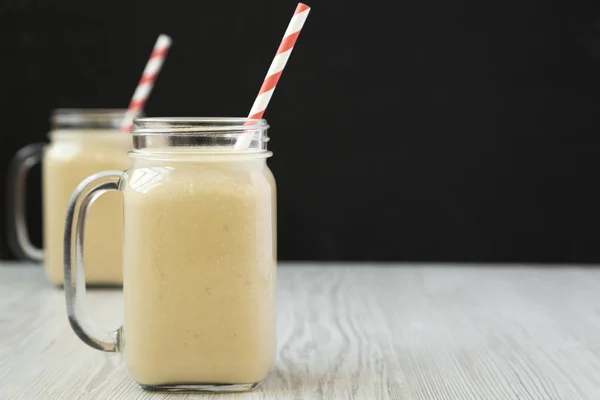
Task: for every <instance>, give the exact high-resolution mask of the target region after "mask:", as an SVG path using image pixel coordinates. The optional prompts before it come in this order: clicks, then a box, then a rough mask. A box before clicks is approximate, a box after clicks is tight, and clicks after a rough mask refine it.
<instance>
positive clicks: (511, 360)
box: [0, 264, 600, 400]
mask: <svg viewBox="0 0 600 400" xmlns="http://www.w3.org/2000/svg"><path fill="white" fill-rule="evenodd" d="M88 293H89V294H90V301H89V304H90V309H93V310H94V316H95V317H96V318H97V319H98V320H99V321H101V322H102V323H103V325H104V326H106V327H108V328H115V327H117V326H118V324H119V321H120V319H121V317H122V311H121V293H120V291H118V290H100V291H98V290H96V291H93V292H92V291H90V292H88ZM278 296H279V297H278V301H279V317H278V318H279V320H278V335H279V346H278V347H279V352H278V361H277V363H276V365H275V367H274V369H273V371H272V373H271V374H270V376H269V377H268V379H267V380H266V381H265V382H264V384H263V385H262V387H261V388H260V389H258V390H256V391H255V392H251V393H246V394H233V395H210V394H208V395H202V396H200V395H197V394H161V393H150V392H145V391H143V390H142V389H140V388H139V387H138V386H137V385H136V384H135V383H134V382H133V381H132V380H131V379H130V377H129V376H128V374H127V371H126V370H125V368H124V365H123V363H122V362H121V360H120V356H118V355H107V354H104V353H100V352H97V351H94V350H92V349H91V348H88V347H86V346H85V345H84V344H83V343H81V342H80V341H79V340H78V339H77V338H76V337H75V335H74V334H73V333H72V332H71V330H70V328H69V326H68V323H67V319H66V315H65V306H64V299H63V294H62V290H60V289H57V288H54V287H52V286H50V285H49V284H48V283H47V282H46V281H45V279H44V277H43V274H42V271H41V270H40V269H39V268H35V267H32V266H29V265H23V266H15V265H3V266H0V399H2V400H4V399H19V400H21V399H26V400H30V399H48V400H50V399H61V400H64V399H102V400H104V399H125V400H127V399H152V400H154V399H191V398H203V399H219V400H223V399H230V398H231V399H234V398H235V399H294V400H299V399H392V400H400V399H402V400H404V399H414V400H445V399H449V400H450V399H452V400H479V399H498V400H510V399H522V400H542V399H544V400H546V399H551V400H562V399H565V400H577V399H590V400H592V399H593V400H596V399H600V358H599V356H600V306H599V305H600V270H595V269H586V268H577V267H570V268H567V267H564V268H542V267H527V266H521V267H516V266H514V267H502V266H496V267H486V268H478V267H474V266H472V267H464V266H441V267H436V266H427V265H422V266H408V265H387V266H378V265H370V266H369V265H355V266H344V265H314V264H313V265H308V264H297V265H284V266H281V267H280V274H279V291H278Z"/></svg>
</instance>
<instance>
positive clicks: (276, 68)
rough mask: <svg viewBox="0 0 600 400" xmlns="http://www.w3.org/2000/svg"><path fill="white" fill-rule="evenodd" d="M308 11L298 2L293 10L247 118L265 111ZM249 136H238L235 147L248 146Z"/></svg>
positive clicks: (254, 117) (261, 114)
mask: <svg viewBox="0 0 600 400" xmlns="http://www.w3.org/2000/svg"><path fill="white" fill-rule="evenodd" d="M309 12H310V7H309V6H307V5H306V4H302V3H298V6H297V7H296V11H295V12H294V16H293V17H292V20H291V21H290V24H289V25H288V27H287V30H286V31H285V34H284V35H283V40H282V41H281V44H280V45H279V49H277V54H275V58H274V59H273V62H272V63H271V66H270V67H269V71H267V76H266V77H265V80H264V81H263V84H262V86H261V88H260V91H259V92H258V96H257V97H256V100H254V104H253V105H252V108H251V109H250V113H249V114H248V118H249V119H260V118H262V116H263V114H264V113H265V110H266V108H267V106H268V105H269V100H271V96H273V92H274V91H275V87H276V86H277V82H278V81H279V78H280V77H281V73H282V72H283V68H285V64H286V63H287V61H288V59H289V58H290V54H292V50H293V49H294V44H295V43H296V40H297V39H298V35H300V30H301V29H302V26H303V25H304V22H305V21H306V18H307V17H308V13H309ZM251 136H252V135H242V136H240V138H239V139H238V141H237V142H236V144H235V148H236V149H246V148H248V146H249V145H250V142H251V141H252V137H251Z"/></svg>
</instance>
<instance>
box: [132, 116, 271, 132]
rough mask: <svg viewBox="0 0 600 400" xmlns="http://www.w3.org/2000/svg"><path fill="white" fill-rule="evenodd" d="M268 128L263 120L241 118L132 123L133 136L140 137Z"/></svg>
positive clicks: (146, 119) (151, 120)
mask: <svg viewBox="0 0 600 400" xmlns="http://www.w3.org/2000/svg"><path fill="white" fill-rule="evenodd" d="M268 128H269V125H268V124H267V121H266V120H265V119H250V118H241V117H152V118H136V119H135V120H134V121H133V130H132V132H131V133H132V135H133V136H140V135H165V134H169V135H178V134H183V135H188V134H202V133H213V134H218V133H225V132H227V133H233V132H245V131H256V130H261V131H265V130H267V129H268Z"/></svg>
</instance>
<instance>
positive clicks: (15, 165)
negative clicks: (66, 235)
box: [6, 143, 46, 261]
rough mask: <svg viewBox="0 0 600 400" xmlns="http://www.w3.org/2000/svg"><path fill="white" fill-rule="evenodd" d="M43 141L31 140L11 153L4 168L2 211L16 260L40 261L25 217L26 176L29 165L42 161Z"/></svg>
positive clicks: (41, 255)
mask: <svg viewBox="0 0 600 400" xmlns="http://www.w3.org/2000/svg"><path fill="white" fill-rule="evenodd" d="M45 146H46V144H45V143H32V144H30V145H28V146H25V147H23V148H22V149H21V150H19V151H18V152H17V154H15V156H14V158H13V159H12V161H11V162H10V167H9V170H8V185H7V190H6V195H7V197H6V204H7V207H6V211H7V213H8V215H7V218H6V222H7V223H8V224H7V225H8V226H7V228H8V245H9V246H10V249H11V250H12V252H13V253H14V254H15V255H16V256H17V257H18V258H20V259H27V260H32V261H42V260H43V259H44V250H43V249H40V248H38V247H36V246H34V244H33V243H31V240H30V239H29V232H28V230H27V220H26V219H25V214H26V209H27V205H26V203H25V200H26V194H27V186H26V183H27V175H28V174H29V170H30V169H31V167H33V166H34V165H36V164H37V163H39V162H40V161H41V160H42V154H43V152H44V147H45Z"/></svg>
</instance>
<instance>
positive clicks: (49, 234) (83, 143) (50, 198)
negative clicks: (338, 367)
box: [8, 109, 132, 285]
mask: <svg viewBox="0 0 600 400" xmlns="http://www.w3.org/2000/svg"><path fill="white" fill-rule="evenodd" d="M125 112H126V110H109V109H59V110H56V111H55V112H54V113H53V114H52V117H51V126H52V130H51V131H50V133H49V135H48V136H49V140H50V142H49V143H48V144H45V143H35V144H31V145H29V146H26V147H24V148H23V149H21V150H20V151H19V152H18V153H17V154H16V156H15V157H14V159H13V161H12V164H11V168H10V174H9V181H10V183H9V187H10V188H11V189H9V191H8V195H9V199H8V200H9V201H8V203H9V218H8V221H9V231H10V232H11V233H10V234H9V238H10V244H11V247H12V249H13V251H14V253H15V254H17V256H19V257H20V258H26V259H30V260H34V261H43V264H44V270H45V272H46V276H47V277H48V279H49V280H50V281H51V282H52V283H54V284H56V285H62V284H63V237H64V225H65V216H66V213H67V204H68V202H69V197H70V196H71V194H72V193H73V191H74V190H75V188H76V187H77V185H78V184H79V183H80V182H81V181H82V180H83V179H85V178H86V177H88V176H89V175H92V174H94V173H96V172H99V171H103V170H106V169H124V168H128V166H129V165H130V163H131V161H130V159H129V158H128V156H127V152H128V151H129V150H131V147H132V138H131V136H130V135H128V134H124V133H122V132H121V131H120V130H119V127H120V124H121V121H122V120H123V117H124V116H125ZM40 160H41V162H42V186H43V190H42V203H43V208H42V209H43V246H44V248H43V249H38V248H36V247H35V246H34V245H33V244H32V243H31V242H30V240H29V234H28V232H27V224H26V218H25V211H26V210H25V208H26V207H25V197H26V193H25V192H26V190H25V187H26V176H27V172H28V170H29V169H30V168H31V167H32V166H33V165H35V164H36V163H38V162H39V161H40ZM122 209H123V199H122V198H121V197H120V196H119V195H117V194H115V193H111V194H109V195H107V196H103V197H102V198H101V199H98V202H97V203H96V204H95V207H94V212H93V213H91V214H90V217H89V220H88V221H87V222H88V227H89V230H88V232H87V235H86V237H85V239H86V249H85V254H84V257H85V260H86V265H87V280H88V283H90V284H92V285H121V284H122V282H123V272H122V265H123V261H122V242H123V239H122V237H123V236H122V235H123V218H122Z"/></svg>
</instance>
